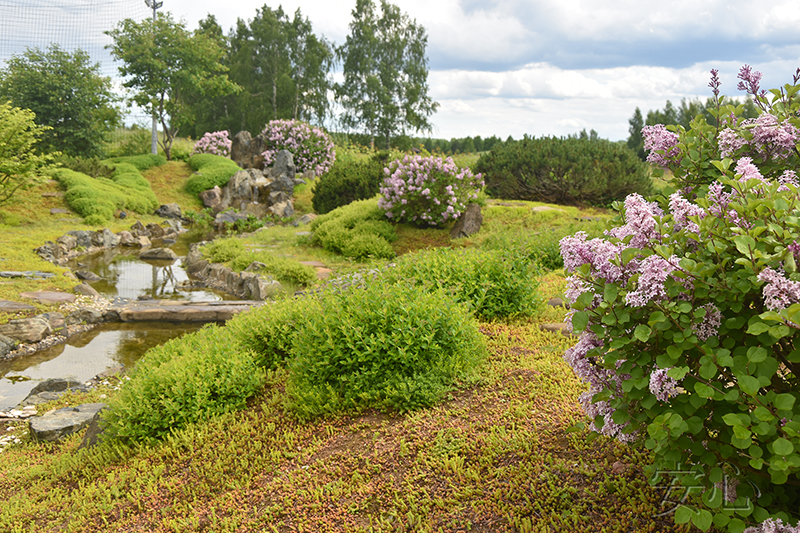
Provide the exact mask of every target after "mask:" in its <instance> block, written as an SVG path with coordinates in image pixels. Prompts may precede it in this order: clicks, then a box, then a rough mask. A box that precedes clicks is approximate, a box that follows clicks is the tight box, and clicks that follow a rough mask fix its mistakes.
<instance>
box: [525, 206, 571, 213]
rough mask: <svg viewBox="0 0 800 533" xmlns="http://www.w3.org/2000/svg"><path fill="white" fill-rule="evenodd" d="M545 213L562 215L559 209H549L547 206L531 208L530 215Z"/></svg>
mask: <svg viewBox="0 0 800 533" xmlns="http://www.w3.org/2000/svg"><path fill="white" fill-rule="evenodd" d="M546 211H555V212H557V213H563V212H564V211H562V210H561V209H558V208H556V207H550V206H549V205H537V206H536V207H531V213H534V214H536V213H544V212H546Z"/></svg>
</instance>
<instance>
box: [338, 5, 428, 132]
mask: <svg viewBox="0 0 800 533" xmlns="http://www.w3.org/2000/svg"><path fill="white" fill-rule="evenodd" d="M352 14H353V20H352V21H351V22H350V35H348V37H347V40H346V42H345V44H344V45H342V46H341V47H339V48H338V49H337V55H338V56H339V59H340V60H341V61H342V67H343V71H344V81H343V83H341V84H337V86H336V96H337V98H338V100H339V102H340V103H341V105H342V107H343V110H344V114H343V116H342V124H343V125H344V126H345V127H347V128H353V129H356V130H360V131H363V132H365V133H367V134H368V135H369V136H370V137H371V139H372V140H373V143H374V138H375V137H378V136H379V137H380V138H381V139H382V140H384V141H385V143H386V146H387V148H388V147H389V143H390V141H391V138H392V137H394V136H396V135H398V134H402V135H405V134H406V132H409V131H410V132H416V131H429V130H430V129H431V123H430V121H429V120H428V118H429V117H430V116H431V115H432V114H433V113H434V112H435V111H436V109H437V108H438V107H439V104H438V103H437V102H434V101H433V100H432V99H431V98H430V97H429V96H428V58H427V56H426V55H425V49H426V47H427V41H428V37H427V34H426V32H425V28H424V27H422V26H421V25H419V24H417V23H416V22H415V21H414V20H411V19H409V17H408V15H406V14H405V13H402V12H401V11H400V8H398V7H397V6H395V5H393V4H390V3H389V2H387V1H386V0H381V2H380V15H379V14H378V13H377V10H376V6H375V3H374V2H373V1H372V0H357V1H356V7H355V8H354V9H353V12H352Z"/></svg>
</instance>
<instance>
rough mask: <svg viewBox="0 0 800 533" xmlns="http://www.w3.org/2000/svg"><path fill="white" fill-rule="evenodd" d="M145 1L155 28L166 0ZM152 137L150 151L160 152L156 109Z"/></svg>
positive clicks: (153, 152)
mask: <svg viewBox="0 0 800 533" xmlns="http://www.w3.org/2000/svg"><path fill="white" fill-rule="evenodd" d="M144 3H145V4H147V7H149V8H151V9H152V10H153V29H155V24H156V11H157V10H158V8H160V7H161V6H163V5H164V2H163V1H162V2H156V0H144ZM151 139H152V142H151V145H150V153H152V154H158V118H156V111H155V109H153V131H152V137H151Z"/></svg>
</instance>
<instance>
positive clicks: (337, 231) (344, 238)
mask: <svg viewBox="0 0 800 533" xmlns="http://www.w3.org/2000/svg"><path fill="white" fill-rule="evenodd" d="M311 230H312V231H313V232H314V235H313V236H312V238H311V242H312V243H313V244H316V245H319V246H322V247H323V248H324V249H326V250H328V251H330V252H333V253H337V254H342V255H344V256H347V257H352V258H356V259H364V258H367V257H377V258H387V259H388V258H392V257H394V256H395V252H394V250H393V249H392V247H391V245H390V243H391V242H394V241H395V240H397V234H396V233H395V230H394V227H393V226H392V225H391V224H389V223H388V222H386V219H385V218H384V216H383V213H382V211H381V210H380V209H379V208H378V201H377V199H375V198H373V199H370V200H360V201H357V202H353V203H351V204H348V205H346V206H344V207H338V208H336V209H334V210H333V211H331V212H330V213H327V214H325V215H322V216H321V217H319V218H317V219H316V220H314V221H313V222H312V223H311ZM379 241H382V242H379Z"/></svg>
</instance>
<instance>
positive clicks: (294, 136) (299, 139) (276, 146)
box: [261, 120, 336, 176]
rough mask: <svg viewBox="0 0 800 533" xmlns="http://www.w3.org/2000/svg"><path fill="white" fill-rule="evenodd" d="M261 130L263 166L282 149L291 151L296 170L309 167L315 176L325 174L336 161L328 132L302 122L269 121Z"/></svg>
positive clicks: (305, 169) (273, 159)
mask: <svg viewBox="0 0 800 533" xmlns="http://www.w3.org/2000/svg"><path fill="white" fill-rule="evenodd" d="M261 133H262V134H263V135H264V137H265V139H266V142H267V147H268V148H267V150H266V151H264V152H263V153H262V155H263V156H264V164H265V165H266V166H268V165H271V164H272V163H273V162H274V161H275V156H276V154H277V153H278V152H280V151H281V150H289V151H290V152H292V155H293V156H294V164H295V166H296V167H297V171H298V172H306V171H308V170H312V171H314V174H315V175H316V176H321V175H323V174H325V173H326V172H327V171H328V170H330V168H331V166H332V165H333V162H334V161H335V160H336V150H335V149H334V146H333V141H332V140H331V138H330V137H329V136H328V134H327V133H325V132H324V131H323V130H322V129H320V128H315V127H313V126H311V125H309V124H307V123H305V122H301V121H299V120H271V121H270V122H268V123H267V125H266V126H265V127H264V131H263V132H261Z"/></svg>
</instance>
